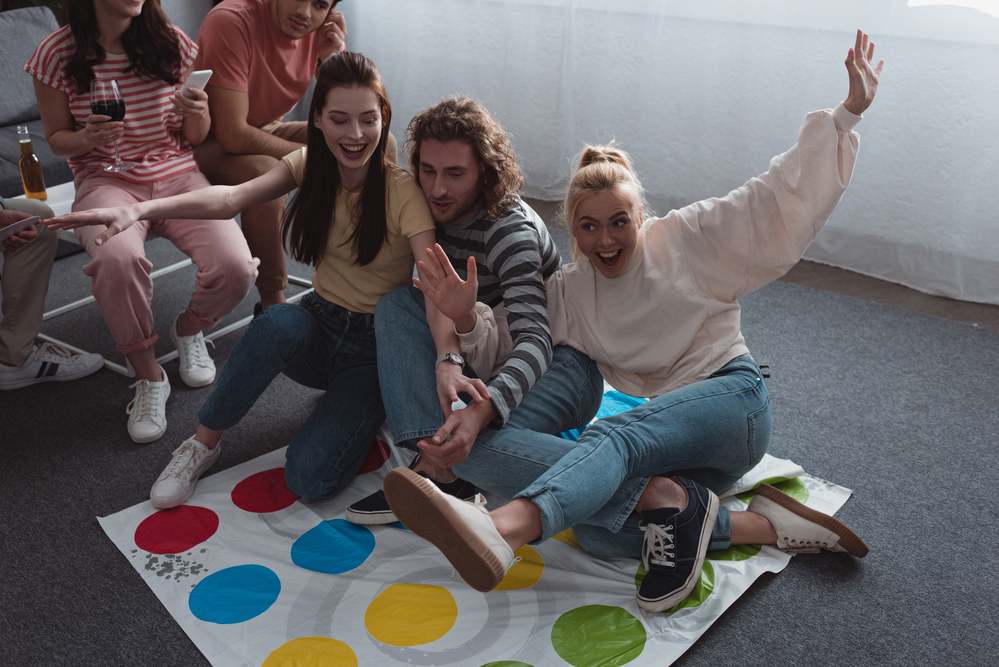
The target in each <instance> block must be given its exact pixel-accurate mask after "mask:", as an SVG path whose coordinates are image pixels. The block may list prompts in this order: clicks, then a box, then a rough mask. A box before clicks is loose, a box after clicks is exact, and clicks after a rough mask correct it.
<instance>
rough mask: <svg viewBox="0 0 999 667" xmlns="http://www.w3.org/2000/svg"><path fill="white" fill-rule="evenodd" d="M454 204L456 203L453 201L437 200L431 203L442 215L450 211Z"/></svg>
mask: <svg viewBox="0 0 999 667" xmlns="http://www.w3.org/2000/svg"><path fill="white" fill-rule="evenodd" d="M453 203H454V202H453V201H437V200H436V199H433V200H431V201H430V205H431V206H433V207H434V208H435V209H437V210H438V211H440V212H441V213H443V212H444V211H446V210H448V209H449V208H450V207H451V204H453Z"/></svg>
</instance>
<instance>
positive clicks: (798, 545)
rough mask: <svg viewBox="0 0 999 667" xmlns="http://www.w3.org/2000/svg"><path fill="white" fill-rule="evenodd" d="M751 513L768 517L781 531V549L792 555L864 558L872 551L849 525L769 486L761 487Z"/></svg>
mask: <svg viewBox="0 0 999 667" xmlns="http://www.w3.org/2000/svg"><path fill="white" fill-rule="evenodd" d="M748 511H750V512H755V513H756V514H759V515H760V516H763V517H765V518H766V519H767V520H768V521H770V523H771V524H772V525H773V527H774V530H775V531H776V532H777V548H778V549H780V550H781V551H786V552H788V553H798V554H815V553H819V552H820V551H822V550H823V549H825V550H827V551H842V552H845V553H848V554H851V555H853V556H856V557H857V558H863V557H864V556H866V555H867V552H868V551H870V549H868V548H867V545H866V544H864V541H863V540H862V539H860V537H858V536H857V534H856V533H854V532H853V531H852V530H850V529H849V528H847V527H846V526H845V525H843V524H842V523H840V522H839V521H837V520H836V519H834V518H833V517H831V516H829V515H828V514H824V513H822V512H819V511H818V510H813V509H812V508H810V507H807V506H805V505H803V504H802V503H799V502H798V501H797V500H795V499H794V498H792V497H791V496H789V495H787V494H786V493H783V492H782V491H781V490H780V489H776V488H774V487H772V486H770V485H769V484H760V488H758V489H757V490H756V495H755V496H754V497H753V502H751V503H749V509H748Z"/></svg>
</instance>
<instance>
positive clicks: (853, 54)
mask: <svg viewBox="0 0 999 667" xmlns="http://www.w3.org/2000/svg"><path fill="white" fill-rule="evenodd" d="M873 59H874V42H872V41H870V39H869V38H868V36H867V33H866V32H864V31H863V30H860V29H858V30H857V43H856V45H855V46H854V47H853V48H852V49H850V51H849V52H848V53H847V56H846V71H847V73H848V74H849V75H850V93H849V94H848V95H847V96H846V99H845V100H844V101H843V106H844V107H846V110H847V111H849V112H850V113H852V114H855V115H857V116H859V115H861V114H863V113H864V111H866V110H867V108H868V107H869V106H871V102H873V101H874V94H875V93H876V92H877V91H878V80H879V79H880V78H881V68H882V67H884V64H885V61H884V60H881V61H880V62H878V64H877V67H874V66H873V65H871V62H872V61H873Z"/></svg>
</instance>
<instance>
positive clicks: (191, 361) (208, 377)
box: [170, 319, 215, 387]
mask: <svg viewBox="0 0 999 667" xmlns="http://www.w3.org/2000/svg"><path fill="white" fill-rule="evenodd" d="M170 341H171V342H172V343H173V346H174V347H175V348H177V355H178V359H177V361H178V362H179V363H180V379H181V380H183V381H184V384H186V385H187V386H188V387H204V386H206V385H209V384H211V383H212V382H215V362H214V361H212V358H211V357H210V356H208V348H207V347H205V343H206V342H209V343H211V341H205V337H204V335H202V333H201V332H200V331H199V332H198V333H196V334H194V335H193V336H180V335H178V334H177V320H176V319H174V321H173V326H171V327H170ZM212 347H215V343H212Z"/></svg>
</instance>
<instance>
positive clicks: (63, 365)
mask: <svg viewBox="0 0 999 667" xmlns="http://www.w3.org/2000/svg"><path fill="white" fill-rule="evenodd" d="M103 366H104V357H102V356H101V355H99V354H93V353H83V354H73V353H72V351H70V350H67V349H66V348H65V347H63V346H62V345H56V344H55V343H42V344H41V345H36V346H34V347H33V348H32V350H31V356H29V357H28V359H27V361H25V362H24V364H23V365H21V366H4V365H2V364H0V389H20V388H21V387H27V386H30V385H33V384H38V383H39V382H65V381H66V380H76V379H77V378H82V377H85V376H87V375H90V374H91V373H96V372H97V371H99V370H100V369H101V368H102V367H103Z"/></svg>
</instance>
